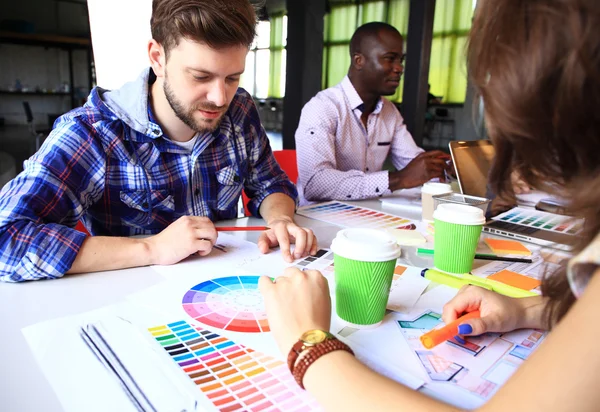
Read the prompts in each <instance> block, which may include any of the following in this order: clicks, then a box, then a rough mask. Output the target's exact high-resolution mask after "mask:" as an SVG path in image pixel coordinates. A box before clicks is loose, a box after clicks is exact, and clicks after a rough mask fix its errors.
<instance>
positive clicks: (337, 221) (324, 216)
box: [297, 202, 417, 230]
mask: <svg viewBox="0 0 600 412" xmlns="http://www.w3.org/2000/svg"><path fill="white" fill-rule="evenodd" d="M297 213H298V214H299V215H302V216H306V217H310V218H312V219H317V220H321V221H323V222H327V223H332V224H334V225H338V226H343V227H368V228H371V229H404V230H415V229H416V228H417V226H416V225H415V224H414V223H412V221H410V220H408V219H405V218H403V217H398V216H394V215H390V214H387V213H385V212H379V211H377V210H373V209H367V208H366V207H359V206H352V205H349V204H347V203H342V202H327V203H320V204H318V205H315V206H306V207H303V208H300V209H298V212H297Z"/></svg>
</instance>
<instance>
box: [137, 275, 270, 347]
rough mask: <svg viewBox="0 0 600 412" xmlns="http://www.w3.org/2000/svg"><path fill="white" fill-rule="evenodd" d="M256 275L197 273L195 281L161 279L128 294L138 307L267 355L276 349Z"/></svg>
mask: <svg viewBox="0 0 600 412" xmlns="http://www.w3.org/2000/svg"><path fill="white" fill-rule="evenodd" d="M259 278H260V276H259V275H256V274H250V273H247V272H245V271H237V272H232V273H229V274H222V275H219V274H211V273H202V272H200V273H198V274H197V276H196V279H197V280H196V281H195V282H194V283H189V282H188V281H187V279H185V280H183V281H181V282H176V281H173V280H171V281H165V282H163V283H161V284H158V285H156V286H153V287H151V288H148V289H146V290H144V291H141V292H138V293H135V294H132V295H129V296H128V300H129V301H130V302H132V303H133V304H135V305H136V306H138V307H147V308H151V309H152V310H153V311H158V312H160V313H161V314H162V315H163V316H164V317H165V318H168V319H185V320H187V321H188V322H194V321H195V322H198V325H201V326H202V327H204V328H205V329H209V330H212V331H215V332H217V333H219V334H220V335H222V336H223V337H226V338H228V339H231V340H233V341H235V342H237V343H240V344H243V345H246V346H248V347H251V348H253V349H255V350H257V351H261V352H263V353H267V354H269V355H271V356H279V349H278V348H277V345H276V344H275V341H274V339H273V338H272V336H271V334H270V328H269V323H268V321H267V314H266V312H265V305H264V301H263V297H262V295H261V293H260V291H259V290H258V280H259Z"/></svg>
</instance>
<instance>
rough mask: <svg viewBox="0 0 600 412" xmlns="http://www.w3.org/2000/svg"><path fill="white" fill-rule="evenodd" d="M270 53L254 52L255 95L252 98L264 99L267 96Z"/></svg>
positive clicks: (267, 51) (266, 51) (263, 51)
mask: <svg viewBox="0 0 600 412" xmlns="http://www.w3.org/2000/svg"><path fill="white" fill-rule="evenodd" d="M270 57H271V51H270V50H268V49H267V50H257V51H256V93H255V95H254V96H256V97H258V98H260V99H264V98H267V97H268V96H269V64H270Z"/></svg>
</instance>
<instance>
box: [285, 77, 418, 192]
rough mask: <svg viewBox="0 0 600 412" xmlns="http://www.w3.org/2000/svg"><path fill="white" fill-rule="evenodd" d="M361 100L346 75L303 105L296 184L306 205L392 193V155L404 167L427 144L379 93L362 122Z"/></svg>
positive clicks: (399, 165)
mask: <svg viewBox="0 0 600 412" xmlns="http://www.w3.org/2000/svg"><path fill="white" fill-rule="evenodd" d="M362 107H363V101H362V100H361V98H360V96H359V95H358V93H357V92H356V89H355V88H354V86H353V85H352V82H351V81H350V79H349V78H348V77H347V76H346V77H345V78H344V79H343V80H342V82H341V83H339V84H338V85H336V86H334V87H331V88H329V89H326V90H323V91H321V92H319V93H318V94H317V95H316V96H315V97H313V98H312V99H311V100H310V101H309V102H308V103H307V104H306V105H305V106H304V108H303V109H302V115H301V117H300V124H299V125H298V129H297V130H296V154H297V158H298V189H299V192H300V199H301V200H300V201H301V203H302V204H304V203H307V201H315V200H334V199H335V200H356V199H367V198H373V197H377V196H381V195H384V194H387V193H390V190H389V179H388V172H387V171H382V167H383V163H384V162H385V160H386V158H387V157H388V154H389V155H390V156H391V161H392V163H393V165H394V167H395V168H396V169H398V170H400V169H403V168H404V167H405V166H406V165H407V164H408V163H409V162H410V161H411V160H412V159H414V158H415V157H416V156H417V155H418V154H419V153H421V152H423V149H421V148H419V147H418V146H417V145H416V144H415V141H414V140H413V138H412V136H411V135H410V133H409V132H408V131H407V130H406V126H405V125H404V121H403V119H402V116H401V115H400V112H399V111H398V110H397V109H396V107H395V106H394V104H393V103H391V102H390V101H389V100H387V99H385V98H380V99H379V101H378V102H377V105H376V106H375V110H374V111H373V113H371V114H370V115H369V117H368V119H367V127H366V128H365V126H364V125H363V123H362V121H361V119H360V116H361V115H362Z"/></svg>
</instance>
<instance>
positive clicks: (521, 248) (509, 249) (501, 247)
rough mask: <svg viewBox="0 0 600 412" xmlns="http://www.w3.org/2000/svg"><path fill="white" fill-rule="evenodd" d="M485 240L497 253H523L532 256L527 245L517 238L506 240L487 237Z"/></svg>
mask: <svg viewBox="0 0 600 412" xmlns="http://www.w3.org/2000/svg"><path fill="white" fill-rule="evenodd" d="M483 241H484V242H485V243H486V244H487V245H488V246H489V247H490V249H492V251H493V252H494V253H495V254H497V255H522V256H530V255H531V250H529V249H527V248H526V247H525V245H523V244H522V243H521V242H518V241H516V240H504V239H490V238H485V239H483Z"/></svg>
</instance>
